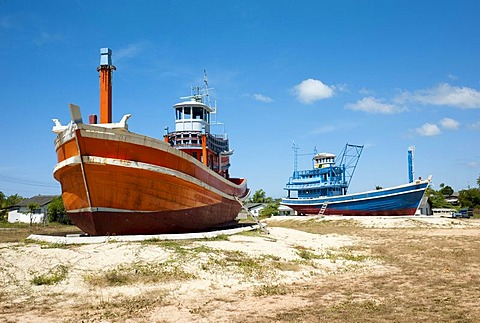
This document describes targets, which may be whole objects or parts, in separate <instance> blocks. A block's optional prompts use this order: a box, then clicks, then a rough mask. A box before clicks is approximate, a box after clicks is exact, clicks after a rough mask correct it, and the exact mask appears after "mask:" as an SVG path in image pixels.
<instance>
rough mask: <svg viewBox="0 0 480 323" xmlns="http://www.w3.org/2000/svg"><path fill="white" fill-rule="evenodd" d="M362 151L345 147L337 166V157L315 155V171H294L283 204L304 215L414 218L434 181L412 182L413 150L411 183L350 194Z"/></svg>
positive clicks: (360, 147) (327, 154)
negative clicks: (349, 190) (351, 183)
mask: <svg viewBox="0 0 480 323" xmlns="http://www.w3.org/2000/svg"><path fill="white" fill-rule="evenodd" d="M362 150H363V146H358V145H351V144H346V146H345V148H344V150H343V152H342V154H341V158H340V162H339V163H338V164H337V163H336V160H335V158H336V155H334V154H331V153H318V154H315V156H314V157H313V168H312V169H307V170H300V171H299V170H296V169H295V170H294V172H293V175H292V177H290V179H289V181H288V183H287V185H286V186H285V190H287V192H288V193H287V197H285V198H283V199H282V204H283V205H286V206H289V207H291V208H292V209H294V210H295V211H297V213H298V214H301V215H359V216H369V215H374V216H378V215H380V216H399V215H415V212H416V211H417V208H418V205H419V204H420V201H421V199H422V197H423V195H424V193H425V190H426V189H427V187H428V186H429V184H430V182H431V177H429V178H428V179H427V180H421V179H418V180H414V179H413V165H412V159H411V156H412V155H411V151H410V150H409V180H410V182H409V183H407V184H404V185H399V186H395V187H389V188H382V189H378V190H372V191H367V192H361V193H354V194H348V193H347V190H348V187H349V185H350V181H351V179H352V176H353V173H354V171H355V167H356V165H357V162H358V159H359V158H360V154H361V152H362ZM296 158H297V157H296V156H295V160H296Z"/></svg>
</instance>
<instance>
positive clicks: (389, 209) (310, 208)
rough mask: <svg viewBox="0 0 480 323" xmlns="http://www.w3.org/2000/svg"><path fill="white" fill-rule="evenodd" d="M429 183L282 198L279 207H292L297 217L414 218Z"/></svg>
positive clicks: (422, 182)
mask: <svg viewBox="0 0 480 323" xmlns="http://www.w3.org/2000/svg"><path fill="white" fill-rule="evenodd" d="M429 182H430V181H429V180H426V181H417V182H415V183H411V184H407V185H402V186H397V187H393V188H387V189H381V190H376V191H369V192H365V193H357V194H347V195H341V196H334V197H319V198H313V199H283V200H282V204H283V205H287V206H289V207H291V208H292V209H294V210H295V211H297V213H298V214H309V215H317V214H321V215H355V216H408V215H415V212H416V210H417V208H418V205H419V204H420V201H421V199H422V197H423V194H424V193H425V190H426V188H427V187H428V185H429ZM322 207H323V208H324V210H323V211H322ZM325 207H326V208H325ZM322 212H323V213H322Z"/></svg>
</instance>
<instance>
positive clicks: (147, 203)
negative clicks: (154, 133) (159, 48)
mask: <svg viewBox="0 0 480 323" xmlns="http://www.w3.org/2000/svg"><path fill="white" fill-rule="evenodd" d="M101 54H102V56H101V57H102V58H101V64H100V67H99V68H98V70H99V71H100V123H96V117H95V116H90V118H89V122H90V124H85V123H84V122H83V118H82V115H81V112H80V108H79V107H78V106H76V105H73V104H71V105H70V114H71V119H72V120H71V122H70V123H69V124H68V125H61V124H60V122H59V121H58V120H56V119H55V120H54V122H55V126H54V127H53V132H55V133H56V134H57V138H56V139H55V150H56V153H57V160H58V163H57V165H56V166H55V168H54V172H53V173H54V177H55V179H57V180H58V181H59V182H60V183H61V187H62V197H63V201H64V204H65V208H66V210H67V214H68V216H69V217H70V219H71V220H72V221H73V222H74V223H75V225H77V226H78V227H79V228H80V229H82V230H83V231H84V232H86V233H88V234H90V235H124V234H158V233H179V232H198V231H201V230H206V229H210V228H215V227H220V226H226V225H230V224H232V223H235V219H236V217H237V215H238V213H239V211H240V208H241V201H242V200H243V199H245V198H246V197H247V195H248V189H247V182H246V180H245V179H243V178H231V177H230V175H229V167H230V155H231V154H232V151H231V150H229V142H228V139H227V137H226V135H225V134H220V135H218V134H213V133H212V132H211V126H212V125H213V124H214V122H213V121H211V119H210V117H211V115H212V114H214V113H215V112H216V107H214V108H212V107H211V106H209V105H208V104H206V99H207V98H208V81H207V80H206V79H205V88H204V89H203V90H201V89H200V88H196V92H195V93H193V94H192V95H191V96H189V97H187V98H184V99H185V101H183V102H181V103H178V104H176V105H175V106H174V110H175V113H176V120H175V131H173V132H168V130H166V133H165V135H164V138H162V139H156V138H151V137H147V136H144V135H141V134H137V133H133V132H130V131H129V130H128V124H127V120H128V119H129V117H130V115H125V116H124V117H123V118H122V120H121V121H120V122H118V123H112V120H111V111H112V108H111V105H112V100H111V93H112V89H111V77H112V71H113V70H115V67H114V66H113V65H112V64H111V50H109V49H106V48H104V49H101Z"/></svg>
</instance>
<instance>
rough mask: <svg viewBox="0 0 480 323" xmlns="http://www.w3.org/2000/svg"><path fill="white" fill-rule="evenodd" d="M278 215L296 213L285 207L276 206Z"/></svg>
mask: <svg viewBox="0 0 480 323" xmlns="http://www.w3.org/2000/svg"><path fill="white" fill-rule="evenodd" d="M278 215H297V211H295V210H294V209H292V208H291V207H288V206H286V205H281V204H280V205H279V206H278Z"/></svg>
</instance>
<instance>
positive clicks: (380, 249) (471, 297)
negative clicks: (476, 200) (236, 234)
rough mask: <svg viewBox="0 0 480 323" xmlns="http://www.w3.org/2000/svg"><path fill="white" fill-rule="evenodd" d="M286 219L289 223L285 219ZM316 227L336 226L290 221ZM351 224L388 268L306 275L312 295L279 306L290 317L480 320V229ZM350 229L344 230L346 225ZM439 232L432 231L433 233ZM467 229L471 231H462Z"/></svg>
mask: <svg viewBox="0 0 480 323" xmlns="http://www.w3.org/2000/svg"><path fill="white" fill-rule="evenodd" d="M282 225H284V224H282ZM292 226H294V227H296V228H297V229H300V230H306V231H308V232H312V233H317V234H321V233H325V232H328V233H332V232H335V230H334V229H333V228H334V227H330V228H329V227H328V226H326V225H325V222H323V223H321V225H318V226H315V225H312V224H311V223H310V224H309V223H307V225H305V226H302V224H301V223H295V224H292ZM348 230H351V231H350V232H351V233H352V234H354V235H355V236H356V237H360V238H361V239H362V241H363V242H364V243H363V244H362V245H360V246H356V247H355V249H356V251H362V252H368V253H369V254H370V257H374V258H376V259H380V260H381V261H382V263H383V264H384V266H385V267H386V268H387V270H386V271H384V272H383V273H382V272H372V273H365V274H352V273H350V274H347V275H335V276H334V277H330V278H328V279H325V280H322V281H320V282H312V283H306V284H304V286H303V289H301V288H299V289H298V290H300V291H302V290H307V291H308V292H302V293H301V297H303V298H308V299H309V300H310V301H311V303H310V305H308V306H303V307H299V308H294V309H288V310H286V311H281V312H277V313H276V315H275V316H274V319H275V320H278V321H286V322H297V321H317V320H319V319H320V318H321V320H322V321H327V322H385V321H398V322H420V321H425V322H426V321H429V322H478V321H479V320H480V309H479V305H480V247H479V246H478V235H479V234H480V229H463V230H458V229H443V230H442V229H431V228H428V229H419V228H416V229H366V228H363V229H359V228H358V227H356V226H355V227H352V228H350V229H348ZM342 231H343V232H345V230H342ZM433 232H435V234H432V233H433ZM465 233H467V234H465Z"/></svg>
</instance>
